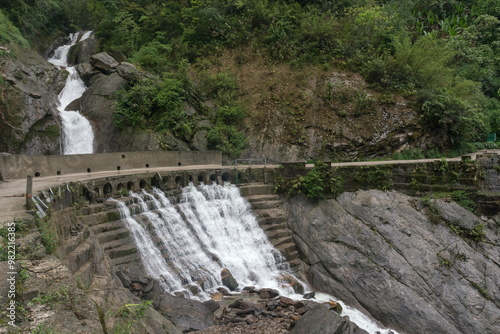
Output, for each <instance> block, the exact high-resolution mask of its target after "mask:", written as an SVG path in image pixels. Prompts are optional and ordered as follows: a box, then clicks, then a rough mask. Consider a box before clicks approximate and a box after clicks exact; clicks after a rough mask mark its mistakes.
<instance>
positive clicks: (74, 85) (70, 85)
mask: <svg viewBox="0 0 500 334" xmlns="http://www.w3.org/2000/svg"><path fill="white" fill-rule="evenodd" d="M91 34H92V31H87V32H79V33H75V34H70V42H69V44H66V45H62V46H60V47H58V48H57V49H56V50H55V51H54V55H53V56H52V57H51V58H50V59H49V62H50V63H52V64H54V65H56V66H58V67H60V68H61V69H65V70H66V71H68V72H69V75H68V78H67V79H66V84H65V86H64V88H63V89H62V91H61V92H60V93H59V96H58V97H59V107H58V110H59V115H60V116H61V120H62V128H63V152H62V153H63V154H87V153H93V150H94V149H93V146H94V132H93V131H92V126H91V125H90V122H89V121H88V120H87V119H86V118H85V117H83V116H82V115H81V114H80V112H79V111H67V110H65V109H66V107H67V106H68V105H69V104H70V103H71V102H73V101H74V100H76V99H78V98H80V97H81V96H82V95H83V93H84V92H85V90H86V89H87V88H86V87H85V84H84V83H83V81H82V80H81V79H80V76H79V75H78V73H77V71H76V69H75V68H74V67H69V66H68V53H69V50H70V48H71V47H72V46H73V45H75V44H76V43H77V42H79V41H83V40H85V39H87V38H89V37H90V35H91Z"/></svg>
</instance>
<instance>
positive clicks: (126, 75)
mask: <svg viewBox="0 0 500 334" xmlns="http://www.w3.org/2000/svg"><path fill="white" fill-rule="evenodd" d="M116 71H117V72H118V74H119V75H120V76H121V77H122V78H123V79H125V80H127V81H129V82H134V81H139V80H141V79H145V78H148V77H150V75H148V74H147V73H145V72H142V71H139V70H138V69H137V67H135V66H134V65H132V64H130V63H127V62H122V63H120V65H118V66H117V67H116Z"/></svg>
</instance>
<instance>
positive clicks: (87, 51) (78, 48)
mask: <svg viewBox="0 0 500 334" xmlns="http://www.w3.org/2000/svg"><path fill="white" fill-rule="evenodd" d="M96 49H97V40H96V39H95V37H94V35H92V36H90V37H89V38H87V39H86V40H84V41H81V42H78V43H76V44H75V45H73V46H72V47H71V49H70V50H69V52H68V64H69V65H70V66H73V65H76V64H83V63H89V62H90V57H91V56H92V55H93V54H94V53H95V52H96Z"/></svg>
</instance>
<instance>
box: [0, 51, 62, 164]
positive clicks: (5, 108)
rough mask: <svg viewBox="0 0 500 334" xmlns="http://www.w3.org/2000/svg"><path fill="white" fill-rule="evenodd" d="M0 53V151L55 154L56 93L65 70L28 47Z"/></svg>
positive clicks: (57, 144)
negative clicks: (59, 68) (61, 69)
mask: <svg viewBox="0 0 500 334" xmlns="http://www.w3.org/2000/svg"><path fill="white" fill-rule="evenodd" d="M0 52H1V53H2V54H1V56H0V91H1V96H0V152H8V153H20V154H31V155H38V154H59V152H60V122H59V118H58V111H57V101H58V100H57V94H58V93H59V91H60V90H61V89H62V87H63V85H64V81H65V79H66V75H67V73H66V72H64V71H63V72H61V71H59V70H58V69H57V68H56V67H55V66H53V65H52V64H50V63H48V62H47V61H46V60H45V59H44V58H43V57H41V56H40V55H39V54H37V53H36V52H34V51H32V50H30V49H23V50H16V51H11V50H0Z"/></svg>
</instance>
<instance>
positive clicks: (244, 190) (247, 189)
mask: <svg viewBox="0 0 500 334" xmlns="http://www.w3.org/2000/svg"><path fill="white" fill-rule="evenodd" d="M240 192H241V195H242V196H253V195H266V194H274V186H273V185H272V184H264V183H252V184H245V185H242V186H240Z"/></svg>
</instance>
